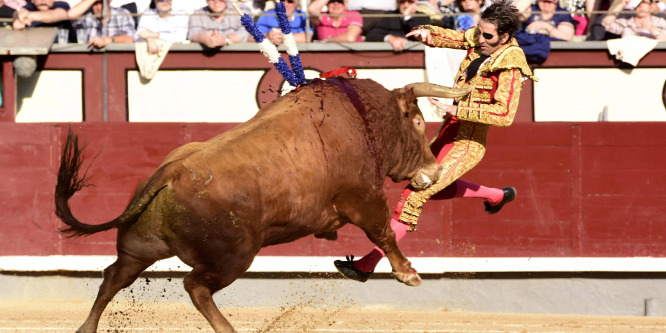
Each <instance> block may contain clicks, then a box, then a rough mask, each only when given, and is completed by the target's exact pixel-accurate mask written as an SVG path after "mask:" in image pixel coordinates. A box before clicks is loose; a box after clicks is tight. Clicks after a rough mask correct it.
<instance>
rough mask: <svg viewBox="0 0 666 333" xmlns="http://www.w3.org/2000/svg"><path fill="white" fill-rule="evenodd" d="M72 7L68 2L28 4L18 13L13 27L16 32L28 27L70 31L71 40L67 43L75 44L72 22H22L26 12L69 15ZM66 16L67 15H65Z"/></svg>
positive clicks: (56, 38) (56, 39)
mask: <svg viewBox="0 0 666 333" xmlns="http://www.w3.org/2000/svg"><path fill="white" fill-rule="evenodd" d="M69 9H70V7H69V4H68V3H67V2H64V1H52V2H48V1H45V2H39V3H38V4H37V5H35V4H33V3H32V2H28V3H26V5H25V7H23V8H21V9H19V10H18V11H17V17H18V18H17V19H15V20H14V23H13V26H14V29H16V30H21V29H23V28H27V27H31V28H34V27H57V28H58V29H68V30H69V31H70V34H69V38H68V40H67V42H75V41H76V35H75V34H73V33H72V22H71V21H69V20H62V21H56V22H49V23H45V22H42V21H37V20H27V21H26V20H22V19H21V18H22V17H24V16H23V13H26V12H39V11H41V12H46V11H58V10H60V11H62V12H63V13H67V11H69ZM65 15H66V14H65ZM24 22H30V25H26V24H25V23H24ZM55 41H56V42H57V41H58V36H57V35H56V37H55Z"/></svg>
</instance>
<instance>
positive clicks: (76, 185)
mask: <svg viewBox="0 0 666 333" xmlns="http://www.w3.org/2000/svg"><path fill="white" fill-rule="evenodd" d="M84 150H85V145H84V146H83V147H79V138H78V136H77V135H75V134H74V132H72V126H71V125H70V127H69V132H68V133H67V140H66V141H65V146H64V147H63V150H62V154H61V155H60V168H59V169H58V182H57V184H56V188H55V214H56V216H57V217H58V218H59V219H60V220H62V221H63V222H64V223H65V224H66V225H67V226H66V227H63V228H61V229H60V232H61V233H63V234H64V235H65V236H66V237H78V236H83V235H90V234H93V233H96V232H99V231H104V230H109V229H111V228H113V227H114V225H115V224H112V223H105V224H100V225H89V224H85V223H81V222H80V221H78V220H77V219H76V218H75V217H74V216H73V215H72V211H71V209H70V206H69V199H70V198H71V197H72V196H73V195H74V194H75V193H76V192H78V191H80V190H81V189H82V188H83V187H85V186H91V184H87V182H86V180H87V178H86V175H87V171H86V172H84V174H83V176H80V175H79V173H80V170H81V166H82V165H83V160H84V154H83V152H84Z"/></svg>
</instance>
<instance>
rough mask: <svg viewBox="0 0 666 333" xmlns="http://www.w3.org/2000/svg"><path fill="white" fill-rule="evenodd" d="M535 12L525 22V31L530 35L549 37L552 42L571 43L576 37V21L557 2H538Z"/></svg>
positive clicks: (554, 0)
mask: <svg viewBox="0 0 666 333" xmlns="http://www.w3.org/2000/svg"><path fill="white" fill-rule="evenodd" d="M531 10H532V11H533V12H541V13H538V14H536V13H535V14H532V15H530V17H529V18H528V19H527V21H525V24H524V26H525V30H526V31H527V32H528V33H531V34H534V33H540V34H544V35H548V36H549V37H550V40H555V41H558V40H563V41H571V40H572V39H573V35H574V31H575V30H574V19H573V18H572V17H571V14H569V13H568V12H566V11H565V10H564V9H563V8H562V7H560V5H559V3H558V2H557V0H537V4H536V5H532V8H531Z"/></svg>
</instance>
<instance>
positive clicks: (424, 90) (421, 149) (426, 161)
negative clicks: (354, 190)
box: [389, 82, 471, 190]
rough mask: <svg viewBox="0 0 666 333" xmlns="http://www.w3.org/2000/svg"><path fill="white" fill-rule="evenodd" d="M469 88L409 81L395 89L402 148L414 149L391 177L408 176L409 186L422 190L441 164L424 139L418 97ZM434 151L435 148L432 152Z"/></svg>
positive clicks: (452, 94) (464, 91) (453, 94)
mask: <svg viewBox="0 0 666 333" xmlns="http://www.w3.org/2000/svg"><path fill="white" fill-rule="evenodd" d="M470 91H471V88H470V87H467V88H461V89H458V88H448V87H444V86H440V85H437V84H432V83H425V82H420V83H412V84H408V85H406V86H405V87H403V88H400V89H396V90H395V91H394V92H395V93H396V96H397V98H398V107H399V110H400V112H401V113H402V115H401V118H402V126H403V131H405V133H404V135H405V139H404V141H403V142H402V145H406V146H405V147H403V150H402V151H417V152H418V153H417V154H415V155H412V156H413V157H414V158H410V157H412V156H410V157H407V156H405V157H406V158H402V159H400V162H399V163H397V164H396V165H395V167H394V168H393V170H391V172H389V174H390V175H391V177H392V179H393V180H394V181H397V180H401V179H409V180H410V184H411V186H412V187H413V188H414V189H416V190H422V189H425V188H427V187H428V186H430V185H432V184H434V183H435V182H436V181H437V180H438V179H439V177H440V175H441V173H442V167H441V166H440V165H439V164H438V163H437V159H436V158H435V156H434V155H433V152H431V150H430V147H429V146H428V142H427V139H426V126H425V120H424V119H423V114H422V113H421V110H420V109H419V107H418V105H417V100H416V98H417V97H441V98H457V97H462V96H465V95H467V94H469V92H470ZM435 153H436V152H435Z"/></svg>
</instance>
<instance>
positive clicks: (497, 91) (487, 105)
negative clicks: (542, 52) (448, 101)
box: [419, 25, 536, 126]
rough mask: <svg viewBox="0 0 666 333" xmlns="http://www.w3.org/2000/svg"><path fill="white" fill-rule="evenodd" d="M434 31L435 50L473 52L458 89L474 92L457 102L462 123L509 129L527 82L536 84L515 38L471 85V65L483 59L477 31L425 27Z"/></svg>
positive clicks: (462, 70)
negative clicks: (465, 87) (469, 74)
mask: <svg viewBox="0 0 666 333" xmlns="http://www.w3.org/2000/svg"><path fill="white" fill-rule="evenodd" d="M419 28H426V29H428V30H430V32H431V34H432V37H433V38H432V39H433V42H434V45H433V46H434V47H446V48H452V49H463V50H469V51H468V53H467V56H466V57H465V59H464V60H463V61H462V63H461V64H460V70H459V71H458V74H457V76H456V79H455V85H456V86H457V87H462V86H464V85H471V86H472V87H473V89H472V92H471V93H470V94H469V95H467V96H465V97H462V98H460V99H459V100H457V104H458V115H457V117H458V118H460V119H461V120H468V121H473V122H476V123H482V124H488V125H494V126H509V125H511V123H512V122H513V118H514V116H515V113H516V109H517V108H518V100H519V97H520V91H521V90H522V87H523V81H524V80H525V79H532V80H535V81H536V79H535V78H534V76H533V75H532V71H531V70H530V68H529V66H528V65H527V60H526V59H525V54H524V53H523V50H522V49H521V48H520V47H519V46H518V43H517V42H516V40H515V39H514V38H511V40H510V41H509V42H508V43H507V44H506V45H504V46H502V47H501V48H500V49H499V50H497V51H495V52H494V53H493V54H492V55H490V57H489V58H488V59H486V61H485V62H484V63H483V64H482V65H481V66H480V67H479V70H478V72H477V75H475V76H474V77H473V78H471V79H470V80H469V81H468V82H467V83H466V82H465V81H466V77H465V76H466V72H467V67H469V65H470V63H471V62H472V61H473V60H474V59H477V58H479V56H480V55H479V53H477V52H474V48H475V47H476V46H478V45H479V42H478V36H479V30H478V28H477V27H473V28H470V29H468V30H466V31H454V30H450V29H445V28H441V27H437V26H431V25H427V26H421V27H419Z"/></svg>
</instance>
